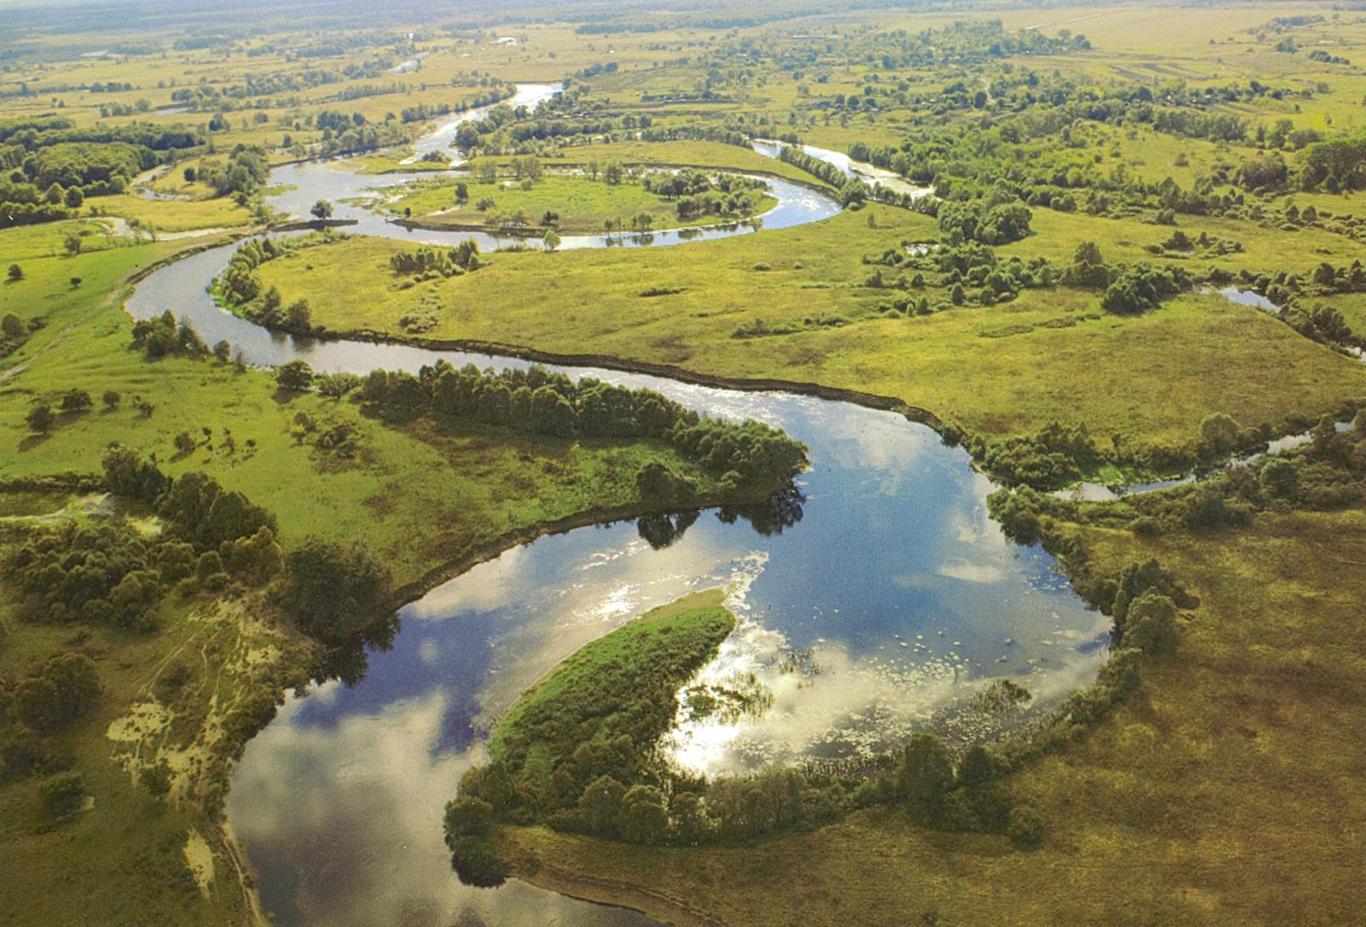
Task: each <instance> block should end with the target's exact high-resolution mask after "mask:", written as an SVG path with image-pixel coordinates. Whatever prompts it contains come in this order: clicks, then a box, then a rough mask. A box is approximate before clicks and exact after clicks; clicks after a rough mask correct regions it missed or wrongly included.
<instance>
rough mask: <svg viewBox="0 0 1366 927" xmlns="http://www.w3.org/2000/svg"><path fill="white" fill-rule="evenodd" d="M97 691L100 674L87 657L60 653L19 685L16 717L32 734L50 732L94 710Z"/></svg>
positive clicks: (16, 698)
mask: <svg viewBox="0 0 1366 927" xmlns="http://www.w3.org/2000/svg"><path fill="white" fill-rule="evenodd" d="M100 689H101V687H100V677H99V672H98V671H97V670H96V669H95V664H94V662H93V661H92V660H91V659H90V658H89V657H87V656H84V655H83V654H77V653H64V654H60V655H58V656H55V657H53V658H51V659H50V660H48V662H47V664H46V665H45V666H44V667H43V668H42V670H40V671H39V673H38V674H37V675H34V676H30V677H28V678H27V679H25V680H23V681H22V682H20V683H19V685H18V686H17V687H16V689H15V692H14V708H15V714H16V715H17V716H18V718H19V720H20V721H22V722H23V723H24V724H26V725H28V726H29V727H31V728H33V729H34V730H35V731H53V730H56V729H57V728H60V727H64V726H65V725H67V724H70V723H71V722H72V721H75V720H76V719H77V718H80V717H81V716H82V715H84V714H85V713H87V712H88V711H90V709H92V708H94V707H95V704H96V703H97V702H98V701H99V698H100Z"/></svg>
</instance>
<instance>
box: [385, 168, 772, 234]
mask: <svg viewBox="0 0 1366 927" xmlns="http://www.w3.org/2000/svg"><path fill="white" fill-rule="evenodd" d="M543 171H544V168H542V167H541V162H540V161H539V160H536V159H529V160H528V161H519V160H517V159H514V161H513V163H512V167H511V170H510V171H509V173H510V174H511V175H512V176H511V177H509V178H507V179H500V178H501V175H500V174H499V173H498V170H497V168H496V166H492V167H491V169H490V170H485V169H484V168H483V165H482V164H480V163H477V164H476V165H475V168H474V176H475V178H477V180H476V181H475V182H473V183H470V182H465V181H456V182H454V183H452V182H451V181H439V182H437V181H427V182H418V183H416V184H414V185H412V186H411V187H409V188H408V189H406V190H404V191H403V192H402V193H401V194H400V195H399V196H397V197H396V198H392V199H390V200H389V201H388V202H386V204H385V208H386V209H387V210H388V211H389V212H390V213H392V214H396V215H402V216H403V217H404V220H405V222H407V223H410V224H412V225H413V226H415V227H421V228H432V229H441V228H457V229H458V228H464V229H477V230H482V231H488V232H498V233H505V234H522V235H527V234H542V235H543V234H545V233H546V232H548V231H550V230H552V229H553V230H555V232H556V234H557V235H558V234H560V233H565V234H571V233H585V232H587V233H597V232H607V233H609V234H610V233H612V232H614V231H619V232H634V233H636V234H648V233H649V232H650V230H651V229H667V228H676V227H679V226H691V227H697V226H707V225H714V224H717V223H721V222H736V221H741V220H745V219H752V218H755V217H757V216H759V215H762V214H763V213H764V212H766V211H767V210H768V209H769V208H770V207H771V206H773V205H774V204H775V203H776V201H775V200H774V199H773V198H772V197H770V196H767V195H766V194H765V193H764V192H763V186H762V184H756V183H754V182H748V181H746V180H745V179H744V178H737V177H734V176H731V175H718V176H708V175H706V174H704V173H701V172H699V171H696V170H693V169H687V168H685V169H683V170H681V171H679V172H676V173H674V172H670V173H665V172H662V171H650V172H647V173H644V174H642V175H641V176H640V177H628V176H627V175H626V173H625V168H623V167H622V166H621V165H620V164H618V163H616V162H609V163H607V164H606V165H603V166H602V167H599V165H598V164H597V162H596V161H595V162H593V163H592V164H591V165H589V166H587V167H585V168H584V173H583V174H581V175H559V174H545V173H543Z"/></svg>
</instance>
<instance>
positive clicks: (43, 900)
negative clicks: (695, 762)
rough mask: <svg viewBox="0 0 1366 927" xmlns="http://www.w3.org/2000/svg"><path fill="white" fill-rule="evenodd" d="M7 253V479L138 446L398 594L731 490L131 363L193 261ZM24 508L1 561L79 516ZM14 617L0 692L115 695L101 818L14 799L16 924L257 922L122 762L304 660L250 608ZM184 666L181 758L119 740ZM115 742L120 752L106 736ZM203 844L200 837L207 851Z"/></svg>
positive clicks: (150, 250)
mask: <svg viewBox="0 0 1366 927" xmlns="http://www.w3.org/2000/svg"><path fill="white" fill-rule="evenodd" d="M0 234H2V235H3V236H4V240H5V241H6V242H12V243H14V245H15V250H14V253H16V254H20V253H22V254H28V255H33V256H31V257H29V258H26V259H25V260H24V261H23V262H22V266H23V268H24V272H25V275H24V279H23V280H22V281H20V282H17V283H8V284H5V285H4V286H3V287H0V311H4V312H7V311H11V310H17V311H18V312H19V313H20V314H21V316H22V317H23V318H24V319H25V320H27V319H29V318H34V317H41V318H42V319H43V321H44V322H45V323H46V324H45V326H44V327H43V328H41V329H39V330H38V331H37V332H35V333H34V335H33V336H32V337H31V338H30V339H29V341H28V343H26V344H25V345H24V346H23V347H22V348H21V349H20V350H19V351H18V352H17V353H15V354H14V355H12V356H11V357H9V358H6V359H5V366H4V367H3V368H0V400H3V401H0V449H3V450H0V460H3V464H4V465H3V473H4V476H5V478H6V479H23V478H25V477H30V476H44V475H51V474H58V473H65V472H71V471H74V472H78V473H95V472H98V470H99V466H100V464H99V461H100V457H101V455H102V453H103V451H104V448H105V447H106V446H107V445H108V444H109V443H111V442H118V443H122V444H124V445H126V446H129V447H132V448H134V449H136V450H138V451H140V452H143V453H146V454H155V455H157V457H158V458H159V459H160V460H161V463H162V466H163V467H164V468H165V469H166V470H167V471H168V472H170V473H172V474H179V473H182V472H185V471H186V470H191V469H193V470H200V471H204V472H207V473H210V474H212V475H213V476H214V477H215V478H216V479H217V480H219V481H220V482H221V483H222V484H223V485H224V486H227V487H230V488H233V489H238V490H241V491H242V492H244V493H246V494H247V495H248V496H249V497H250V498H251V499H252V500H253V501H255V502H257V503H259V504H261V505H263V506H265V507H266V508H268V509H270V510H271V511H273V512H274V513H275V514H276V515H277V517H278V519H279V522H280V525H281V532H280V537H281V542H282V544H283V545H284V546H285V547H286V548H287V549H288V548H291V547H293V546H295V545H297V544H299V543H300V542H301V541H302V540H304V539H305V538H307V537H310V536H316V537H323V538H329V539H332V540H335V541H338V542H341V543H346V544H349V543H351V542H352V541H353V540H354V539H357V538H363V539H364V540H365V543H366V545H367V547H368V548H369V549H370V550H371V551H372V552H373V553H374V554H375V556H377V557H378V558H380V559H381V560H383V561H384V562H385V563H386V565H387V566H388V567H389V568H390V570H391V571H392V574H393V581H394V583H395V584H412V583H417V582H418V581H420V580H421V579H422V578H423V577H424V576H426V575H427V574H431V573H434V572H437V571H440V570H441V568H443V567H444V566H446V565H449V564H451V563H452V562H455V561H463V562H466V563H468V562H472V561H473V560H476V559H478V558H480V557H481V556H484V555H486V554H487V553H489V552H492V551H493V550H496V549H497V548H498V546H499V545H500V544H502V543H504V539H505V538H508V537H513V536H515V537H522V538H527V537H531V536H534V535H535V533H536V532H537V531H538V530H540V528H541V526H544V525H547V524H549V523H554V522H556V521H559V520H561V519H567V518H572V517H576V516H584V515H585V514H587V513H592V512H600V511H601V512H606V511H613V512H616V513H621V512H625V511H628V510H630V509H633V508H640V507H641V505H642V503H641V500H640V498H639V490H638V489H637V485H636V479H635V478H636V474H637V472H638V471H639V469H640V467H641V466H642V465H643V464H645V463H647V462H650V461H661V462H664V463H665V464H667V465H668V466H670V467H671V468H672V469H674V471H675V472H678V473H680V474H686V475H687V476H689V477H690V478H692V479H694V480H697V481H698V484H699V485H700V486H702V487H704V491H705V490H706V488H707V487H710V486H712V485H714V477H713V476H709V475H708V474H707V473H706V472H703V471H700V470H698V468H697V467H696V466H694V465H692V464H689V463H688V462H686V461H685V460H683V459H682V458H680V457H679V456H678V455H677V454H676V453H675V452H674V451H673V450H672V449H671V448H669V447H668V446H667V445H664V444H662V443H655V442H639V443H634V444H622V443H620V442H611V441H606V440H602V441H583V442H574V443H570V442H566V441H560V440H552V439H539V438H535V437H532V436H527V435H517V434H513V433H510V432H507V431H505V430H501V429H493V428H489V427H485V426H480V425H466V424H452V423H449V422H435V421H432V420H419V421H418V422H415V423H411V424H408V425H405V426H402V427H391V426H389V425H386V424H383V423H381V422H379V421H376V420H374V419H371V418H369V417H367V416H366V415H365V414H364V413H363V411H362V410H361V409H360V408H359V407H357V406H355V405H354V404H352V403H349V402H334V401H331V400H324V399H322V398H320V397H318V396H316V395H314V394H287V393H280V392H278V391H277V390H276V387H275V384H274V380H273V378H272V376H271V375H270V374H269V373H268V372H265V371H255V370H248V371H245V372H237V371H235V370H234V368H233V367H232V366H231V365H223V364H218V363H216V362H213V361H209V360H196V359H185V358H167V359H164V360H161V361H157V362H149V361H147V360H144V359H143V357H142V355H141V354H140V353H139V352H137V351H135V350H133V349H132V348H131V347H130V329H131V323H130V321H129V319H128V318H127V316H126V315H124V313H123V311H122V308H121V305H120V302H119V300H118V299H117V298H116V297H117V296H118V294H120V293H121V292H122V286H121V281H122V280H123V279H124V278H125V277H126V276H127V275H128V274H130V273H131V272H133V271H135V270H136V269H137V268H139V267H146V266H147V265H148V264H150V263H151V262H153V261H155V260H159V259H162V258H164V257H166V256H168V255H170V254H173V253H174V252H175V251H176V250H177V249H178V248H183V247H184V245H183V244H178V243H144V244H140V245H136V246H122V247H110V248H106V249H104V250H100V251H92V252H87V253H82V254H80V255H78V256H75V257H48V256H38V255H41V254H42V252H43V249H44V247H45V242H46V241H47V238H48V237H49V236H50V234H51V232H50V230H45V229H41V228H40V229H24V230H19V231H10V232H5V233H0ZM72 275H79V276H81V277H82V281H83V282H82V284H81V286H79V287H76V288H73V287H72V286H71V284H70V283H69V277H70V276H72ZM72 389H79V390H85V391H87V392H89V393H90V394H91V395H92V396H93V397H94V398H95V403H96V407H95V409H93V410H91V411H88V412H80V413H63V414H61V415H60V416H59V420H58V422H57V424H56V425H55V426H54V427H53V428H52V430H51V431H50V432H49V433H47V434H44V435H37V434H33V433H31V432H30V430H29V428H28V426H27V425H26V423H25V421H24V417H25V415H26V413H27V411H28V409H29V408H30V407H31V405H32V404H33V403H34V402H36V401H39V400H52V401H54V402H55V401H56V400H57V399H58V398H59V397H60V395H62V394H63V393H64V392H65V391H67V390H72ZM105 391H114V392H117V393H118V394H119V397H120V401H119V403H118V405H117V406H116V407H113V408H107V407H102V405H101V403H102V400H101V397H102V396H103V394H104V393H105ZM135 397H141V398H142V399H144V400H145V401H146V402H147V403H149V404H150V405H151V406H152V407H153V411H152V413H151V415H150V416H144V415H141V414H140V413H139V412H138V411H137V410H136V409H135V408H134V407H133V402H134V399H135ZM301 416H304V417H306V419H307V420H310V421H311V422H313V423H314V424H315V426H316V427H318V428H320V429H329V428H333V427H336V426H339V425H346V426H349V427H351V428H352V429H353V430H354V431H353V434H354V437H355V442H356V445H357V450H356V452H355V453H354V455H337V454H335V453H332V452H329V451H327V450H325V449H323V448H321V447H319V446H318V445H317V442H316V441H315V440H313V439H311V438H310V437H309V434H310V433H308V432H305V431H302V430H301V429H300V427H299V423H300V421H301V420H303V419H301V418H300V417H301ZM182 432H187V433H189V434H191V435H193V436H194V441H195V445H194V449H193V451H191V452H189V453H185V452H184V451H178V450H177V449H176V447H175V446H174V439H175V436H176V435H178V434H180V433H182ZM7 498H8V501H9V503H12V504H7V505H6V506H5V508H4V511H5V513H6V517H3V518H0V529H4V530H5V532H6V533H5V535H4V538H5V539H4V540H3V541H0V547H4V546H7V545H8V544H9V542H10V539H13V538H16V537H22V536H23V535H22V533H21V529H24V528H26V527H28V526H29V525H31V524H32V516H33V515H34V514H38V515H41V514H43V513H45V512H47V511H48V507H49V505H50V506H51V508H52V509H60V508H61V506H62V500H60V499H56V498H52V499H48V498H34V499H28V498H23V497H12V498H11V497H7ZM75 510H77V511H78V513H79V511H83V510H82V509H81V506H76V507H75ZM23 513H28V514H27V515H25V514H23ZM16 532H20V533H16ZM3 553H4V551H0V554H3ZM13 607H14V603H13V602H11V601H9V600H8V599H5V600H3V601H0V623H3V624H4V625H5V627H6V628H7V629H8V634H6V635H4V636H3V637H0V672H4V673H21V672H26V671H27V670H28V668H29V667H32V666H34V665H36V664H38V663H40V662H41V661H42V660H43V659H45V658H46V657H47V656H48V655H50V654H52V653H59V652H65V651H76V652H81V653H86V654H88V655H90V656H91V657H92V658H93V659H95V660H96V661H97V663H98V665H99V668H100V671H101V675H102V676H103V677H104V679H105V681H106V683H107V691H106V693H105V697H104V700H103V702H102V703H101V708H100V710H99V712H98V713H97V715H96V716H95V717H93V718H91V719H89V720H87V721H83V722H81V723H80V724H78V725H77V726H76V727H74V728H72V729H71V730H70V731H69V732H67V733H65V734H63V735H61V737H62V740H61V744H60V745H61V746H62V747H63V748H64V749H66V750H67V751H69V753H70V754H71V756H72V757H73V758H74V761H75V764H76V768H77V769H78V770H79V771H80V772H81V773H82V774H83V775H84V776H85V777H86V780H87V788H88V792H89V794H90V795H91V796H93V798H94V801H95V804H94V807H93V809H92V810H90V811H88V812H86V813H84V814H82V815H80V816H78V817H77V819H76V820H75V821H74V822H72V823H71V824H69V825H63V826H58V827H52V826H51V825H50V824H49V823H47V822H46V820H45V819H44V818H43V817H42V815H41V814H40V813H39V811H38V798H37V784H36V782H35V781H34V780H30V779H21V780H17V781H13V782H9V783H6V784H5V785H3V786H2V787H0V813H3V818H4V823H3V825H0V864H3V865H5V866H6V867H7V868H9V869H10V871H11V877H10V878H9V879H8V880H7V883H6V903H5V906H4V907H5V910H4V913H3V915H0V923H7V924H8V923H14V924H34V923H109V922H117V923H127V924H158V925H162V924H178V923H186V924H189V923H196V924H197V923H206V922H208V923H229V922H239V921H241V920H243V919H244V917H245V916H246V914H247V913H249V910H250V899H249V896H248V895H246V894H244V893H243V892H242V891H241V890H240V886H239V885H238V883H237V879H238V877H239V876H238V874H237V871H236V868H235V863H234V860H235V859H236V857H235V856H234V852H235V851H234V850H233V849H232V848H231V847H230V845H229V844H227V843H226V842H225V841H224V840H223V839H222V837H221V835H220V834H219V833H218V831H217V824H216V821H214V820H213V819H210V818H205V817H204V815H203V814H202V813H201V812H199V811H198V810H196V806H194V805H191V804H185V803H182V802H175V803H172V804H167V803H166V802H164V801H162V800H159V799H155V798H153V797H152V796H151V795H150V794H149V793H148V792H146V790H144V789H143V788H142V787H141V786H139V785H137V784H135V782H134V781H133V777H132V775H131V773H130V772H129V771H127V769H126V768H125V758H126V757H127V756H128V755H129V754H132V753H136V752H138V751H142V752H143V754H144V757H145V755H146V751H147V750H149V749H152V750H155V749H157V748H166V747H167V746H168V745H170V746H175V747H176V748H177V750H180V751H181V753H184V752H185V751H190V753H193V748H194V747H195V745H196V743H197V738H198V737H199V734H200V732H201V731H203V732H212V731H214V730H215V729H216V727H215V724H216V722H218V721H221V718H222V714H223V713H225V712H227V711H229V710H230V709H231V708H232V706H233V705H234V704H235V703H236V702H237V700H239V699H242V698H246V697H248V696H249V695H250V693H251V690H252V687H253V686H261V685H265V686H266V687H267V690H268V693H269V696H270V697H271V698H272V699H273V697H274V695H275V693H276V692H277V690H278V689H279V687H280V686H281V684H282V683H281V681H280V680H281V679H283V678H289V674H290V673H297V671H298V670H299V668H300V667H301V666H302V665H303V662H302V658H301V654H302V653H306V649H307V648H306V647H304V646H303V645H302V644H301V642H300V641H298V640H297V639H296V638H292V637H291V636H289V635H288V634H285V633H284V632H281V631H279V630H275V629H272V628H270V627H267V626H265V625H263V624H262V623H261V622H260V621H259V620H258V619H257V618H256V617H254V616H253V614H252V610H251V609H250V608H242V607H237V608H234V607H232V606H231V605H230V604H226V603H216V602H211V601H205V600H194V601H189V602H181V601H180V600H174V601H171V602H168V604H167V605H166V606H164V608H163V610H162V615H161V622H162V630H160V631H159V632H157V633H155V634H150V635H133V634H126V633H116V632H113V631H107V630H101V629H94V630H82V629H79V628H72V627H65V628H52V627H42V626H33V625H28V624H18V623H15V622H14V621H13V616H12V609H13ZM176 662H183V663H186V664H189V665H191V666H192V668H193V669H194V670H195V674H194V679H195V680H196V681H195V683H194V686H193V692H194V695H193V696H192V697H189V698H188V700H187V701H186V703H185V705H186V711H188V712H190V714H191V715H192V716H193V717H192V718H191V719H189V720H186V719H179V720H176V719H172V721H171V722H170V723H171V725H172V727H173V728H175V733H176V737H175V738H170V737H163V736H162V734H163V733H164V732H163V731H162V729H161V728H160V727H159V726H158V723H157V719H158V718H159V717H161V715H160V714H159V713H158V712H157V711H154V712H153V716H152V717H151V719H150V720H148V719H147V718H144V719H143V722H142V727H143V730H142V731H141V732H138V731H135V730H134V729H132V728H129V727H128V726H127V725H123V724H122V723H120V725H119V726H117V728H111V725H112V724H114V722H116V721H118V720H119V719H120V718H122V717H123V716H125V715H128V714H129V713H130V712H133V711H134V709H135V708H136V707H137V706H144V705H146V704H147V703H149V702H152V700H151V697H150V696H149V694H148V693H149V692H150V691H152V689H153V688H154V686H155V682H156V679H157V677H158V676H159V675H160V674H162V673H164V672H165V671H166V670H167V668H168V667H169V666H170V665H172V664H173V663H176ZM210 706H213V708H212V710H209V708H210ZM152 707H153V708H154V709H155V703H153V705H152ZM206 711H208V714H205V712H206ZM191 722H194V723H191ZM115 729H116V730H117V731H119V732H120V733H119V734H118V736H117V737H116V738H115V739H111V738H110V737H107V736H106V733H107V732H109V731H112V730H115ZM176 755H181V754H180V753H177V754H176ZM186 755H189V754H186ZM173 794H175V793H173ZM191 833H194V834H197V835H198V836H197V837H195V838H194V839H193V840H192V839H191V836H190V835H191ZM200 838H203V840H204V841H207V846H208V849H207V850H204V849H203V848H202V847H201V845H200V843H199V840H200ZM187 842H188V845H190V846H191V848H192V850H196V849H197V850H198V856H196V859H202V858H204V854H205V853H207V854H208V857H209V858H210V859H211V860H212V863H213V865H214V866H215V867H216V869H217V873H218V874H217V877H216V878H217V881H211V882H205V883H204V888H203V891H202V892H201V890H200V888H199V887H197V885H196V882H195V879H194V878H193V876H192V874H191V873H190V871H189V870H188V869H187V868H186V865H185V863H184V857H185V852H186V846H187ZM192 855H194V854H192ZM63 886H65V887H67V888H62V887H63ZM111 919H112V920H111Z"/></svg>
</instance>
